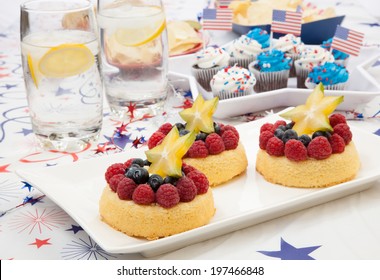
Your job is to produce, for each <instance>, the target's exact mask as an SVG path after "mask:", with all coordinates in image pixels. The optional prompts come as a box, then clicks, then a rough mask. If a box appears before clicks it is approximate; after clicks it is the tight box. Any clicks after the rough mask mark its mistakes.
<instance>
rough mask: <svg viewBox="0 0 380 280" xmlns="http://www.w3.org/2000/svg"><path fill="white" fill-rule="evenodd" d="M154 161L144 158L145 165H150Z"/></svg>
mask: <svg viewBox="0 0 380 280" xmlns="http://www.w3.org/2000/svg"><path fill="white" fill-rule="evenodd" d="M151 164H152V163H151V162H150V161H149V160H147V159H146V160H144V166H150V165H151Z"/></svg>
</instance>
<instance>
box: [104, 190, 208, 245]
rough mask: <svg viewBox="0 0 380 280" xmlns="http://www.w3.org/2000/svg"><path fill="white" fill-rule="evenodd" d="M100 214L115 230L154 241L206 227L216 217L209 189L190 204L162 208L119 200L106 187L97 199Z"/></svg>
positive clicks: (184, 203)
mask: <svg viewBox="0 0 380 280" xmlns="http://www.w3.org/2000/svg"><path fill="white" fill-rule="evenodd" d="M99 212H100V216H101V218H102V220H103V221H104V222H106V223H107V224H109V225H110V226H112V227H113V228H115V229H116V230H119V231H121V232H123V233H126V234H127V235H129V236H136V237H144V238H146V239H148V240H154V239H158V238H160V237H166V236H170V235H174V234H177V233H181V232H184V231H187V230H190V229H193V228H197V227H200V226H203V225H205V224H207V223H208V222H209V221H210V220H211V218H212V217H213V216H214V214H215V207H214V199H213V195H212V189H211V188H208V191H207V192H206V193H205V194H199V195H197V196H196V197H195V198H194V200H192V201H190V202H180V203H179V204H177V205H176V206H174V207H172V208H163V207H161V206H159V205H155V204H152V205H139V204H136V203H135V202H133V201H132V200H121V199H119V197H118V195H117V194H116V193H115V192H113V191H112V190H111V189H110V188H109V186H106V187H105V188H104V190H103V193H102V196H101V198H100V202H99Z"/></svg>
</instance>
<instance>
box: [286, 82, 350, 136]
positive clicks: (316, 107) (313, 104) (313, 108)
mask: <svg viewBox="0 0 380 280" xmlns="http://www.w3.org/2000/svg"><path fill="white" fill-rule="evenodd" d="M341 102H343V96H325V95H324V89H323V84H322V83H320V84H318V86H317V87H316V88H315V89H314V91H313V92H312V94H311V95H310V96H309V97H308V98H307V100H306V103H305V104H303V105H299V106H297V107H296V108H294V109H292V110H290V111H288V112H286V113H283V114H281V115H280V116H281V117H283V118H285V119H290V120H292V121H293V122H294V126H293V130H294V131H295V132H297V133H298V134H299V135H302V134H311V133H313V132H315V131H332V127H331V125H330V123H329V119H328V116H329V115H330V114H331V113H332V112H334V110H335V109H336V107H337V106H338V105H339V104H340V103H341Z"/></svg>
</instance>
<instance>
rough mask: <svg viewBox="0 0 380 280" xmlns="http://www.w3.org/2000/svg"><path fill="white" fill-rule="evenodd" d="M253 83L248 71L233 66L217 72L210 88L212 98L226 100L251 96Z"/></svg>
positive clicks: (253, 78)
mask: <svg viewBox="0 0 380 280" xmlns="http://www.w3.org/2000/svg"><path fill="white" fill-rule="evenodd" d="M255 83H256V79H255V77H254V76H253V75H252V73H251V72H249V71H248V69H246V68H243V67H240V66H237V65H234V66H228V67H226V68H224V69H222V70H219V71H218V73H216V74H215V75H214V77H213V78H212V80H211V82H210V86H211V89H212V93H213V95H214V97H219V99H228V98H234V97H239V96H244V95H249V94H252V93H253V86H254V85H255Z"/></svg>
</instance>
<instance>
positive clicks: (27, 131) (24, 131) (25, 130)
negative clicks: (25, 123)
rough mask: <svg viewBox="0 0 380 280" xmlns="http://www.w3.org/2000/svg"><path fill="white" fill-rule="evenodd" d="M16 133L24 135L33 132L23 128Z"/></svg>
mask: <svg viewBox="0 0 380 280" xmlns="http://www.w3.org/2000/svg"><path fill="white" fill-rule="evenodd" d="M17 133H22V134H23V135H24V136H27V135H29V134H31V133H33V130H31V129H26V128H23V129H22V130H21V131H19V132H17Z"/></svg>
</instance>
